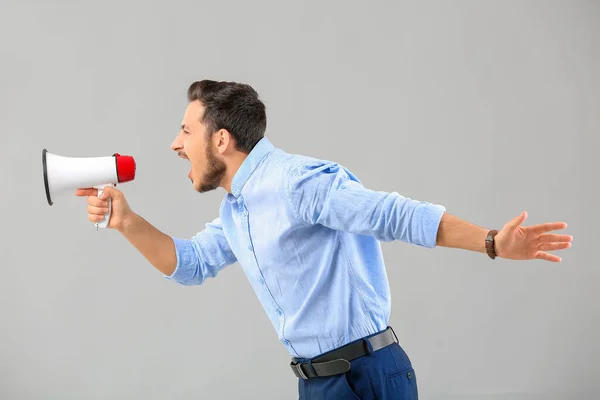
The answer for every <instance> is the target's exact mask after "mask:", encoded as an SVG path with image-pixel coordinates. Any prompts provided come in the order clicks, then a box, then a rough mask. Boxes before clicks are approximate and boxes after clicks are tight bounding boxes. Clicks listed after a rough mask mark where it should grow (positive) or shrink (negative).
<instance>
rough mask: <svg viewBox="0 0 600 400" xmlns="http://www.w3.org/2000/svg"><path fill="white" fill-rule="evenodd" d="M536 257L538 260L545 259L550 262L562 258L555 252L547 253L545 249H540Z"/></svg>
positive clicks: (558, 260)
mask: <svg viewBox="0 0 600 400" xmlns="http://www.w3.org/2000/svg"><path fill="white" fill-rule="evenodd" d="M535 258H537V259H538V260H545V261H550V262H560V261H561V258H560V257H559V256H555V255H554V254H550V253H546V252H545V251H538V253H537V254H536V255H535Z"/></svg>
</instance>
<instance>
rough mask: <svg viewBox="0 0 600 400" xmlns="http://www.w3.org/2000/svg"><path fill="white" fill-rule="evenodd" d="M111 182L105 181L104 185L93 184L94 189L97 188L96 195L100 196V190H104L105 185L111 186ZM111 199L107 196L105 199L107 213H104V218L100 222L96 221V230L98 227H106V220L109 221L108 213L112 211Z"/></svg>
mask: <svg viewBox="0 0 600 400" xmlns="http://www.w3.org/2000/svg"><path fill="white" fill-rule="evenodd" d="M111 185H112V183H107V184H104V185H97V186H94V189H98V197H100V195H101V194H102V192H103V191H104V188H105V187H106V186H111ZM111 200H112V199H111V198H110V197H109V198H108V199H106V201H107V202H108V213H106V214H105V215H104V219H103V220H102V221H100V222H96V230H98V228H106V227H107V226H108V222H109V221H110V214H111V211H112V201H111Z"/></svg>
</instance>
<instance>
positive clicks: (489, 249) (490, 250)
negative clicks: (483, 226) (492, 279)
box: [485, 229, 498, 260]
mask: <svg viewBox="0 0 600 400" xmlns="http://www.w3.org/2000/svg"><path fill="white" fill-rule="evenodd" d="M497 234H498V231H497V230H496V229H492V230H491V231H489V232H488V234H487V236H486V238H485V252H486V253H487V255H488V256H490V258H491V259H492V260H493V259H494V258H496V256H497V255H496V242H495V240H494V238H495V237H496V235H497Z"/></svg>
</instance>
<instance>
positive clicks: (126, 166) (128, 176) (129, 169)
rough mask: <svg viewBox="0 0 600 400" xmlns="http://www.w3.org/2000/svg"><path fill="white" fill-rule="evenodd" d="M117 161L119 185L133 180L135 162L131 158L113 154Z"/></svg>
mask: <svg viewBox="0 0 600 400" xmlns="http://www.w3.org/2000/svg"><path fill="white" fill-rule="evenodd" d="M115 157H116V159H117V178H118V179H119V183H123V182H129V181H132V180H133V179H134V178H135V169H136V165H135V160H134V159H133V157H132V156H122V155H120V154H119V153H115Z"/></svg>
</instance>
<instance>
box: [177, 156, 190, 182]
mask: <svg viewBox="0 0 600 400" xmlns="http://www.w3.org/2000/svg"><path fill="white" fill-rule="evenodd" d="M178 155H179V157H181V158H183V159H184V160H188V161H190V159H189V158H188V156H187V155H186V154H184V153H179V154H178ZM188 178H190V179H191V178H192V168H191V166H190V171H189V172H188Z"/></svg>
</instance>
